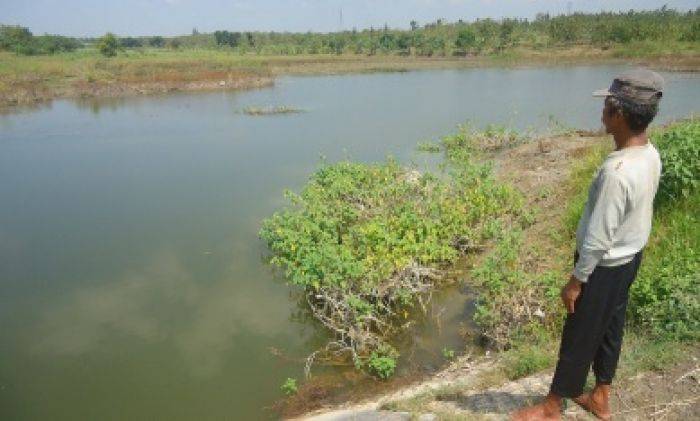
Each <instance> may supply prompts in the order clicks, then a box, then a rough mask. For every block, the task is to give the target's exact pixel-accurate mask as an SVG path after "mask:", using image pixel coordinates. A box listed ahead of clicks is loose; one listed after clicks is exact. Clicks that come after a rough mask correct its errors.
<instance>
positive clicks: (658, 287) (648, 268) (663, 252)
mask: <svg viewBox="0 0 700 421" xmlns="http://www.w3.org/2000/svg"><path fill="white" fill-rule="evenodd" d="M656 213H657V215H656V217H655V221H654V230H653V238H652V241H651V242H650V244H649V245H648V246H647V247H646V250H645V254H644V257H643V259H642V266H641V268H640V273H639V275H638V276H637V279H636V280H635V281H634V283H633V284H632V288H631V290H630V313H631V314H630V315H631V318H632V321H633V322H635V323H636V324H639V325H642V326H644V327H645V330H647V331H649V332H650V333H651V334H653V335H654V336H657V337H666V338H670V339H695V340H697V339H700V255H699V254H698V252H699V251H700V220H699V219H698V217H697V216H698V215H700V194H699V193H698V192H697V191H695V193H693V195H692V196H691V197H690V198H689V199H680V202H678V203H675V204H674V206H673V207H671V206H666V207H663V208H661V209H659V210H657V212H656Z"/></svg>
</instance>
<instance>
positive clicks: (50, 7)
mask: <svg viewBox="0 0 700 421" xmlns="http://www.w3.org/2000/svg"><path fill="white" fill-rule="evenodd" d="M664 4H666V5H668V7H669V8H674V9H677V10H683V11H686V10H691V9H696V8H698V7H700V0H665V1H652V0H0V23H3V24H12V25H22V26H26V27H28V28H29V29H30V30H31V31H32V32H33V33H34V34H37V35H38V34H43V33H50V34H59V35H68V36H96V35H102V34H104V33H105V32H108V31H109V32H114V33H116V34H118V35H120V36H126V35H132V36H138V35H166V36H167V35H182V34H188V33H191V32H192V29H193V28H197V29H198V30H199V32H212V31H215V30H218V29H226V30H230V31H256V30H257V31H294V32H305V31H314V32H330V31H338V30H340V29H352V28H358V29H363V28H369V27H371V26H373V27H375V28H376V27H382V26H384V25H385V24H387V25H389V27H391V28H408V27H409V22H410V21H411V20H416V21H417V22H419V23H420V24H424V23H428V22H434V21H435V20H436V19H438V18H441V19H444V20H445V21H448V22H454V21H457V20H458V19H463V20H465V21H471V20H474V19H476V18H486V17H491V18H502V17H520V18H532V17H534V16H535V14H536V13H538V12H549V13H551V14H560V13H566V12H567V11H569V10H571V11H586V12H597V11H601V10H605V11H619V10H629V9H635V10H640V9H657V8H659V7H661V6H663V5H664ZM341 10H342V23H341Z"/></svg>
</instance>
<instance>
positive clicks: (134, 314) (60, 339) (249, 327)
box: [33, 250, 289, 377]
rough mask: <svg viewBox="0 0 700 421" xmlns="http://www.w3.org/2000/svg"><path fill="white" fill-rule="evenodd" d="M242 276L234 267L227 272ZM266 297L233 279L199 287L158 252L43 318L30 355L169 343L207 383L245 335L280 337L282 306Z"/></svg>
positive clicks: (167, 253) (172, 257)
mask: <svg viewBox="0 0 700 421" xmlns="http://www.w3.org/2000/svg"><path fill="white" fill-rule="evenodd" d="M241 271H243V272H245V270H244V269H242V268H241V267H240V266H239V265H238V264H236V265H232V267H231V270H230V271H229V272H230V273H240V272H241ZM266 291H267V288H264V287H263V288H258V289H252V290H247V291H243V290H241V288H240V285H239V284H237V283H236V282H233V281H232V279H217V280H213V281H211V282H206V281H203V280H197V279H195V277H194V276H193V274H192V272H191V271H189V270H187V269H186V267H185V265H184V264H183V263H182V262H181V261H180V260H179V259H178V258H177V256H176V255H175V253H173V252H172V251H167V250H164V251H161V252H159V253H157V254H156V255H154V257H153V258H152V259H150V263H149V264H148V265H147V266H146V267H145V268H144V269H143V270H142V271H140V272H137V273H130V274H128V275H126V276H124V277H122V278H120V279H117V280H111V281H109V282H99V283H98V285H95V286H88V287H85V288H81V289H78V290H76V291H74V292H73V293H71V294H69V295H68V296H66V297H65V298H63V299H62V300H61V301H60V302H58V303H55V304H54V305H52V306H51V307H50V308H48V309H47V310H46V311H44V312H43V315H42V317H41V320H40V322H39V323H38V326H37V332H36V335H34V337H35V338H37V339H36V343H35V344H34V346H33V352H34V353H37V354H51V355H56V356H80V355H85V354H88V353H90V352H94V351H95V350H96V349H97V348H102V347H104V346H105V344H108V343H110V342H113V341H114V340H115V339H114V338H115V337H117V338H119V337H122V336H126V337H128V338H129V340H134V339H137V340H139V341H143V342H145V343H156V342H165V341H167V342H170V341H172V343H173V344H175V350H177V352H178V353H179V355H180V357H181V359H182V363H183V364H184V366H185V367H186V368H187V369H188V371H189V372H190V373H191V374H192V375H196V376H203V377H210V376H213V375H216V374H217V373H218V372H219V371H220V370H221V369H222V367H223V365H224V364H225V362H226V359H227V358H228V356H230V355H233V354H235V348H236V346H237V345H239V343H238V342H237V340H238V341H240V340H241V339H243V338H245V333H247V332H255V334H256V335H260V336H264V337H274V336H276V335H280V334H282V333H284V330H285V325H284V324H283V323H280V322H279V321H280V320H284V319H286V318H288V316H289V314H288V311H287V307H285V306H284V305H278V306H275V305H269V299H270V294H268V293H267V292H266ZM262 303H265V304H264V305H262V306H261V304H262ZM241 334H244V335H241Z"/></svg>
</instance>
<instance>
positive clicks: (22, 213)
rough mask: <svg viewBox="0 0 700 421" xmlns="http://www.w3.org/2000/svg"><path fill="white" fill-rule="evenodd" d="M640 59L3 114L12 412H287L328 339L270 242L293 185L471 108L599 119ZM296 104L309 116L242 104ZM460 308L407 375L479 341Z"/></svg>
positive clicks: (429, 337) (303, 81) (416, 349)
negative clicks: (264, 232) (294, 384)
mask: <svg viewBox="0 0 700 421" xmlns="http://www.w3.org/2000/svg"><path fill="white" fill-rule="evenodd" d="M621 70H623V68H621V67H562V68H546V69H470V70H445V71H423V72H408V73H392V74H370V75H346V76H321V77H316V76H314V77H285V78H281V79H279V80H278V83H277V85H276V86H275V87H273V88H269V89H264V90H259V91H249V92H215V93H200V94H190V93H188V94H173V95H168V96H153V97H139V98H129V99H118V100H99V101H68V100H65V101H54V102H53V103H52V104H50V105H47V106H42V107H39V108H38V109H35V110H33V111H27V112H23V113H18V114H12V115H6V116H0V204H1V205H0V418H1V419H16V420H25V419H32V420H39V419H53V420H78V419H104V420H106V419H156V418H157V419H172V420H176V419H224V418H227V419H232V418H236V419H256V418H261V417H271V416H274V414H273V413H271V412H269V411H267V410H265V409H264V408H265V407H268V406H270V405H271V404H272V403H273V402H274V401H275V400H276V399H278V398H279V397H280V396H281V392H280V390H279V386H280V384H281V383H282V382H283V381H284V379H285V378H286V377H296V378H301V375H302V370H303V358H305V357H306V355H308V353H309V352H311V351H312V350H314V349H316V347H318V346H319V345H321V344H323V343H324V340H325V336H324V332H323V330H322V329H319V328H318V326H316V325H315V324H313V323H309V322H308V321H305V320H304V318H303V317H299V312H298V309H299V307H298V301H297V299H296V298H295V296H294V295H293V294H291V293H290V291H291V290H290V288H289V287H287V286H285V285H284V280H283V279H281V278H280V276H279V275H277V274H275V272H273V271H272V270H271V268H270V267H269V266H267V265H266V264H265V259H264V257H265V248H264V246H263V244H262V243H261V242H260V240H258V239H257V232H258V229H259V226H260V221H261V220H262V219H263V218H264V217H266V216H268V215H270V214H271V213H272V212H274V211H275V210H276V209H278V208H280V207H281V206H282V205H284V204H285V202H284V199H283V191H284V189H285V188H291V189H294V190H298V189H300V188H301V187H302V186H303V184H304V182H305V180H306V179H307V177H308V175H309V174H310V173H311V172H312V171H313V170H314V168H316V166H317V165H318V163H319V157H320V156H321V155H323V156H325V157H326V159H328V160H329V161H335V160H338V159H341V158H344V157H347V158H351V159H354V160H360V161H377V160H382V159H383V158H384V157H385V156H386V155H387V154H392V155H394V156H396V157H398V158H399V159H400V160H402V161H403V162H405V163H410V162H416V163H418V164H419V165H420V164H422V163H423V162H424V161H425V160H426V159H427V158H426V157H425V155H420V154H416V153H414V152H413V150H414V146H415V145H416V143H417V142H418V141H421V140H426V139H436V138H438V137H439V136H441V135H444V134H449V133H451V132H453V131H454V130H455V127H456V125H457V124H459V123H462V122H464V121H466V120H471V121H472V122H474V124H476V125H485V124H487V123H501V124H507V125H510V126H514V127H517V128H521V129H524V128H529V127H532V128H535V129H537V130H545V129H546V125H547V123H548V121H549V119H550V116H551V117H553V118H554V119H556V120H558V121H560V122H561V123H563V124H565V125H570V126H575V127H579V128H590V129H595V128H598V127H599V125H600V122H599V121H600V110H601V108H602V104H601V101H600V100H599V99H594V98H592V97H591V95H590V93H591V91H593V90H594V89H598V88H601V87H605V86H607V85H608V84H609V81H610V80H611V78H612V76H613V75H614V74H616V73H618V72H619V71H621ZM664 76H665V77H666V79H667V81H668V89H667V93H666V95H665V96H664V101H663V104H662V107H661V115H660V119H659V121H666V120H668V119H670V118H675V117H682V116H686V115H688V114H689V113H690V112H693V111H694V112H698V111H699V106H700V104H699V103H698V100H697V99H698V98H700V83H699V82H700V79H698V77H697V76H694V75H690V74H683V73H674V74H668V73H666V74H664ZM282 105H287V106H294V107H298V108H302V109H305V110H306V111H307V112H305V113H302V114H293V115H281V116H264V117H254V116H246V115H244V114H241V113H240V112H239V111H240V110H242V109H243V108H245V107H246V106H282ZM442 303H444V307H445V309H446V311H445V313H444V314H443V315H442V320H441V326H442V330H441V331H439V332H437V331H436V329H435V328H434V326H427V327H426V328H425V329H424V330H423V331H419V332H418V333H417V338H416V340H415V341H414V345H413V348H411V349H410V350H409V352H406V355H411V354H412V355H414V356H415V355H417V356H418V357H416V358H417V360H416V359H412V360H411V363H410V364H409V362H407V361H406V360H408V358H405V359H404V360H402V363H403V366H402V367H403V368H402V369H404V370H406V369H407V368H406V367H408V366H409V365H415V364H419V365H430V366H435V365H436V364H437V363H438V362H439V361H440V359H441V357H440V350H441V349H442V347H443V346H447V347H451V348H458V347H460V346H461V345H462V340H461V339H460V338H459V336H458V335H457V326H458V324H459V322H461V321H464V320H466V319H467V318H468V315H469V311H470V310H469V305H468V297H467V296H463V295H459V294H458V293H457V292H455V293H454V294H450V296H449V297H446V298H443V299H442ZM280 353H281V354H282V355H283V356H282V357H280V356H279V355H280ZM416 361H418V362H417V363H416Z"/></svg>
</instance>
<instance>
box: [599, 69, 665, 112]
mask: <svg viewBox="0 0 700 421" xmlns="http://www.w3.org/2000/svg"><path fill="white" fill-rule="evenodd" d="M663 87H664V79H663V78H662V77H661V75H660V74H658V73H656V72H652V71H651V70H647V69H634V70H629V71H627V72H624V73H621V74H619V75H618V76H617V77H615V79H614V80H613V83H612V85H610V87H609V88H608V89H601V90H598V91H595V92H593V96H603V97H607V96H613V97H615V98H618V99H622V100H624V101H628V102H633V103H639V104H657V103H658V102H659V100H660V99H661V97H662V96H663Z"/></svg>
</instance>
